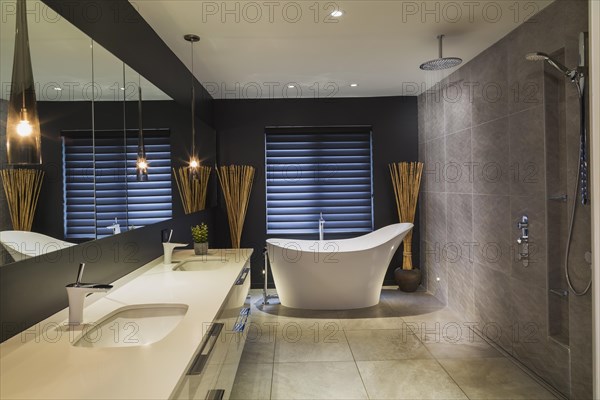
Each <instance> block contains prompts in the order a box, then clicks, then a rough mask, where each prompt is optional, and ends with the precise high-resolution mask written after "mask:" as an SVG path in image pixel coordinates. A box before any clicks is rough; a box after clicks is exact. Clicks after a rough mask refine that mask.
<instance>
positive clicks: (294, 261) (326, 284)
mask: <svg viewBox="0 0 600 400" xmlns="http://www.w3.org/2000/svg"><path fill="white" fill-rule="evenodd" d="M412 227H413V225H412V224H407V223H401V224H393V225H388V226H386V227H384V228H381V229H378V230H376V231H374V232H371V233H369V234H366V235H364V236H359V237H356V238H352V239H343V240H323V241H318V240H294V239H268V240H267V251H268V254H269V262H270V264H271V270H272V271H273V279H274V281H275V286H276V288H277V293H278V294H279V299H280V301H281V304H282V305H284V306H286V307H292V308H303V309H310V310H346V309H354V308H364V307H371V306H374V305H376V304H378V303H379V296H380V294H381V286H382V285H383V280H384V278H385V273H386V271H387V268H388V266H389V264H390V261H391V259H392V257H393V255H394V253H395V252H396V250H397V249H398V247H399V246H400V243H401V242H402V239H403V238H404V236H405V235H406V234H407V233H408V232H409V231H410V230H411V229H412Z"/></svg>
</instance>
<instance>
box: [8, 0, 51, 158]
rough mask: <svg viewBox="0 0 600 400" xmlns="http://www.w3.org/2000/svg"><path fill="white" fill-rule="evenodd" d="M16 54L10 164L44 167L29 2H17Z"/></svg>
mask: <svg viewBox="0 0 600 400" xmlns="http://www.w3.org/2000/svg"><path fill="white" fill-rule="evenodd" d="M16 16H17V21H16V32H15V54H14V60H13V71H12V83H11V89H10V99H9V104H8V120H7V124H6V152H7V160H8V163H9V164H22V165H31V164H41V163H42V144H41V132H40V121H39V118H38V112H37V103H36V99H35V85H34V81H33V70H32V68H31V54H30V52H29V34H28V32H27V10H26V1H25V0H17V12H16Z"/></svg>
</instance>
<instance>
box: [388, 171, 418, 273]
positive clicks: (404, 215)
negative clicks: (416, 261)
mask: <svg viewBox="0 0 600 400" xmlns="http://www.w3.org/2000/svg"><path fill="white" fill-rule="evenodd" d="M389 169H390V175H391V176H392V184H393V185H394V195H395V197H396V208H397V211H398V218H399V219H400V222H409V223H411V224H412V223H414V222H415V212H416V210H417V200H418V198H419V188H420V186H421V176H422V175H423V163H422V162H400V163H392V164H390V165H389ZM402 269H413V265H412V230H411V231H410V232H408V233H407V234H406V236H405V237H404V252H403V257H402Z"/></svg>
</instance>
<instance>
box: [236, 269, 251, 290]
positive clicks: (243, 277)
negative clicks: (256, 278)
mask: <svg viewBox="0 0 600 400" xmlns="http://www.w3.org/2000/svg"><path fill="white" fill-rule="evenodd" d="M249 274H250V268H244V269H243V270H242V272H240V275H239V276H238V278H237V280H236V281H235V284H236V285H237V286H239V285H243V284H244V282H245V281H246V278H247V277H248V275H249Z"/></svg>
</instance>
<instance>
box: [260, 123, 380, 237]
mask: <svg viewBox="0 0 600 400" xmlns="http://www.w3.org/2000/svg"><path fill="white" fill-rule="evenodd" d="M265 148H266V151H265V153H266V188H267V189H266V190H267V193H266V195H267V234H273V235H276V234H280V235H291V234H296V235H304V234H306V235H309V234H316V233H318V231H319V224H318V220H319V215H320V213H323V218H324V219H325V221H326V223H325V231H326V232H327V234H329V233H342V234H349V233H362V232H370V231H372V230H373V210H372V208H373V204H372V172H371V171H372V170H371V132H370V129H367V128H361V129H357V128H348V129H344V128H337V129H327V128H287V129H284V128H274V129H267V131H266V133H265Z"/></svg>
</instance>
